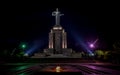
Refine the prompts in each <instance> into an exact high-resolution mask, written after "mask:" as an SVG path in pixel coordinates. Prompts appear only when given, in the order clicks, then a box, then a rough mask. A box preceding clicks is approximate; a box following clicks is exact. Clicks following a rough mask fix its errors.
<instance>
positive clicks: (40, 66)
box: [0, 59, 120, 75]
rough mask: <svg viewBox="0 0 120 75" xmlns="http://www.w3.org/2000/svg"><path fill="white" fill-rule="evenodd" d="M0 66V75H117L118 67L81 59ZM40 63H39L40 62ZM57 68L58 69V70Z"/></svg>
mask: <svg viewBox="0 0 120 75" xmlns="http://www.w3.org/2000/svg"><path fill="white" fill-rule="evenodd" d="M13 61H14V60H12V59H11V61H9V62H8V61H7V62H6V61H5V62H4V63H1V65H0V75H41V74H45V75H52V74H65V75H70V74H72V75H74V74H76V75H119V74H120V65H116V64H111V63H106V62H98V61H96V60H81V59H68V60H67V59H39V60H38V59H37V60H29V61H28V60H27V61H21V62H20V61H19V62H17V61H16V60H15V62H13ZM40 61H41V62H40ZM58 67H59V68H58Z"/></svg>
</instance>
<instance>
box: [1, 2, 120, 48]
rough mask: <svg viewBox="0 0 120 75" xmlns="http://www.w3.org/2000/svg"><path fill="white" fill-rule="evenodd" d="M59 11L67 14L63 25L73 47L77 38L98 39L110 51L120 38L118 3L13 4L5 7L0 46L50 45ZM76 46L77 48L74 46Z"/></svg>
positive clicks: (62, 22)
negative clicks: (54, 12)
mask: <svg viewBox="0 0 120 75" xmlns="http://www.w3.org/2000/svg"><path fill="white" fill-rule="evenodd" d="M51 3H52V2H51ZM56 8H59V10H60V11H61V13H63V14H64V16H62V17H61V25H62V26H63V28H65V30H66V31H67V33H68V38H69V39H68V40H71V39H72V40H71V41H68V44H69V45H70V47H76V46H75V45H76V44H77V42H75V38H74V35H76V36H80V37H81V38H83V39H84V40H86V41H90V40H92V41H93V40H95V39H97V38H98V39H99V41H98V43H99V44H102V46H103V45H105V48H108V49H111V46H112V44H113V42H114V41H116V40H119V38H120V37H119V31H120V29H119V27H118V25H119V24H118V19H117V18H118V17H117V16H118V10H117V4H112V3H107V2H105V3H104V2H101V3H99V2H97V3H92V2H91V3H89V2H88V3H78V2H74V3H69V2H68V3H62V2H61V3H59V4H55V5H54V3H52V4H50V3H35V4H29V3H15V4H14V3H10V4H4V5H3V10H4V11H3V14H2V16H3V17H2V20H3V21H2V24H1V25H0V35H1V37H0V38H1V39H0V43H1V44H2V45H4V46H3V47H4V48H6V47H10V46H12V47H14V45H16V44H18V43H19V42H20V41H27V42H32V41H34V40H44V42H46V43H47V41H48V32H49V31H50V29H51V28H52V26H54V17H53V16H52V15H51V13H52V12H53V11H54V10H55V9H56ZM73 34H74V35H73ZM73 43H74V44H75V45H74V46H71V45H73ZM45 45H47V44H45ZM45 47H46V46H45Z"/></svg>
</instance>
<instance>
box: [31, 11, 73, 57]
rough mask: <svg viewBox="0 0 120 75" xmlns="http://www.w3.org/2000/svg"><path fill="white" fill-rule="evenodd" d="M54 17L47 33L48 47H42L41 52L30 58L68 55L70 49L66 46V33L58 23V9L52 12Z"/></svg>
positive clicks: (70, 52) (70, 53)
mask: <svg viewBox="0 0 120 75" xmlns="http://www.w3.org/2000/svg"><path fill="white" fill-rule="evenodd" d="M52 15H53V16H55V17H56V24H55V25H54V26H53V28H52V29H51V31H50V33H49V45H48V49H44V51H43V54H40V53H36V54H35V55H34V56H32V58H38V57H53V58H54V57H70V56H71V55H72V49H69V48H67V33H66V32H65V30H64V29H63V28H62V26H61V25H60V24H59V22H60V16H62V15H63V14H60V12H59V11H58V9H56V11H54V12H53V13H52Z"/></svg>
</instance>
